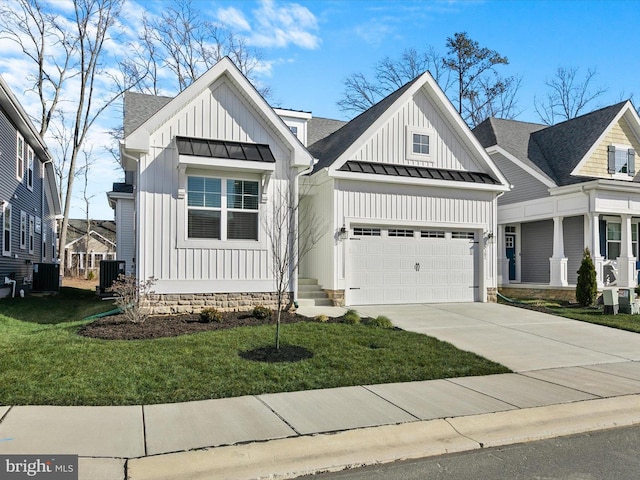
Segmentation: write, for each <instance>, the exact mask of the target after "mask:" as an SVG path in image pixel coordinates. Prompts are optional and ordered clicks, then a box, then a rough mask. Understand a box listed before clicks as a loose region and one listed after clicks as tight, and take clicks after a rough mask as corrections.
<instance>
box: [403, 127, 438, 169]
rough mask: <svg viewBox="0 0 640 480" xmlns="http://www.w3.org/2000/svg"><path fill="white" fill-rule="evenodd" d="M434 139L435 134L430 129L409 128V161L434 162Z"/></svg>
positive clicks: (407, 141)
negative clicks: (432, 157) (432, 155)
mask: <svg viewBox="0 0 640 480" xmlns="http://www.w3.org/2000/svg"><path fill="white" fill-rule="evenodd" d="M432 137H433V132H432V131H431V130H429V129H425V128H417V127H407V138H406V143H407V158H408V159H409V160H423V161H432V159H431V149H432V145H431V139H432Z"/></svg>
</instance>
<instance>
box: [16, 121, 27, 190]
mask: <svg viewBox="0 0 640 480" xmlns="http://www.w3.org/2000/svg"><path fill="white" fill-rule="evenodd" d="M24 153H25V143H24V138H22V135H20V132H18V141H17V149H16V179H18V181H19V182H21V181H22V179H23V178H24Z"/></svg>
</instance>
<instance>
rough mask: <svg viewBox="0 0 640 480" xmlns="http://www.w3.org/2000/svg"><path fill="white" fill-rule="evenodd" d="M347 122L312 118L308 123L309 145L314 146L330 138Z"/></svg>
mask: <svg viewBox="0 0 640 480" xmlns="http://www.w3.org/2000/svg"><path fill="white" fill-rule="evenodd" d="M346 123H347V122H345V121H343V120H332V119H330V118H322V117H311V119H310V120H309V122H308V123H307V145H313V144H314V143H316V142H317V141H319V140H322V139H323V138H326V137H328V136H329V135H331V134H332V133H333V132H335V131H336V130H339V129H340V128H342V127H343V126H344V125H346Z"/></svg>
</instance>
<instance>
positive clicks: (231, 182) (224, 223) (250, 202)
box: [187, 176, 259, 240]
mask: <svg viewBox="0 0 640 480" xmlns="http://www.w3.org/2000/svg"><path fill="white" fill-rule="evenodd" d="M258 198H259V184H258V182H257V181H253V180H237V179H230V178H213V177H196V176H189V177H188V178H187V210H188V212H187V238H189V239H215V240H258Z"/></svg>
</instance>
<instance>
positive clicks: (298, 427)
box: [0, 304, 640, 480]
mask: <svg viewBox="0 0 640 480" xmlns="http://www.w3.org/2000/svg"><path fill="white" fill-rule="evenodd" d="M475 306H476V307H477V306H479V307H481V308H479V309H472V310H473V311H471V312H468V313H461V310H464V309H465V308H467V307H464V306H463V307H460V306H458V305H447V306H428V307H427V306H422V307H423V308H422V309H420V310H419V311H417V310H416V311H414V312H413V313H412V312H409V311H404V312H400V313H398V314H397V315H398V320H397V321H398V322H400V321H401V320H400V319H399V318H400V316H402V317H403V318H406V319H407V321H409V319H410V317H411V316H412V315H415V316H416V318H415V319H414V320H413V323H412V325H411V328H409V329H414V328H415V329H425V330H429V332H427V333H429V334H430V335H434V336H436V337H440V334H442V336H444V337H449V338H451V339H453V340H454V343H455V342H459V343H464V342H467V343H473V340H472V337H473V334H472V335H468V334H463V332H464V331H465V330H468V329H470V330H471V331H472V332H473V333H474V334H475V336H476V337H477V338H478V340H475V342H476V343H477V344H475V345H471V346H472V347H473V350H474V351H475V349H477V348H480V349H482V348H485V347H484V346H483V345H482V343H483V342H486V343H487V344H489V345H490V346H492V348H487V350H488V351H489V354H488V355H486V356H487V357H489V358H491V359H493V360H496V359H497V358H503V359H506V360H507V361H504V362H503V363H505V364H507V365H508V366H511V368H512V369H513V368H514V367H513V365H516V364H521V366H522V368H521V369H520V371H519V372H518V373H513V374H505V375H490V376H484V377H464V378H455V379H447V380H432V381H424V382H411V383H398V384H383V385H369V386H355V387H344V388H336V389H326V390H311V391H304V392H289V393H278V394H268V395H258V396H247V397H239V398H229V399H219V400H205V401H201V402H187V403H180V404H168V405H149V406H128V407H52V406H15V407H0V454H10V453H15V454H64V453H69V454H78V455H80V456H81V461H80V467H79V470H80V478H81V479H91V480H102V479H104V480H123V479H125V478H129V479H133V480H138V479H183V478H189V479H197V478H202V479H216V478H234V479H244V478H247V479H249V478H293V477H295V476H297V475H302V474H306V473H310V472H314V471H320V470H337V469H341V468H346V467H350V466H358V465H362V464H369V463H376V462H383V461H392V460H396V459H400V458H418V457H424V456H428V455H438V454H444V453H450V452H456V451H462V450H469V449H474V448H481V447H483V446H490V445H502V444H509V443H516V442H522V441H528V440H534V439H540V438H549V437H553V436H558V435H567V434H573V433H579V432H584V431H590V430H596V429H602V428H610V427H616V426H623V425H632V424H637V423H640V362H637V361H635V360H636V359H637V355H638V351H632V350H633V349H632V346H633V345H634V344H635V341H636V340H635V339H636V337H640V336H637V335H636V334H630V333H626V332H619V331H615V330H610V329H607V328H605V329H604V331H603V330H600V329H598V332H597V335H599V336H600V338H591V335H592V334H593V330H592V329H591V327H593V326H592V325H588V324H582V323H580V322H572V321H570V320H565V319H559V320H556V319H555V318H556V317H549V316H547V315H542V314H539V315H542V316H541V317H540V316H537V315H534V316H531V317H529V316H528V315H520V312H521V310H516V311H514V310H513V309H510V308H509V307H503V308H506V309H507V310H504V309H494V308H493V307H488V308H485V307H484V306H483V305H477V304H476V305H475ZM367 308H369V307H367ZM393 308H398V307H393ZM432 308H435V309H436V310H435V313H434V310H432ZM359 310H360V309H359ZM390 310H391V307H388V310H387V311H386V313H380V309H378V312H379V313H377V314H386V315H387V316H389V317H390V318H392V320H394V321H396V318H394V317H393V316H392V315H393V314H390V313H391V312H390ZM492 310H493V311H492ZM363 313H365V312H363ZM531 313H536V312H531ZM516 314H517V315H516ZM447 316H448V319H445V318H444V317H447ZM496 316H499V317H500V319H497V318H495V317H496ZM425 317H428V318H432V322H431V325H429V324H428V323H429V322H427V321H426V320H424V318H425ZM482 317H486V318H484V319H483V318H482ZM507 317H509V318H507ZM512 317H515V318H512ZM421 319H422V320H421ZM500 324H502V325H500ZM575 324H578V325H575ZM543 325H547V327H548V328H549V329H551V330H548V329H545V328H542V326H543ZM582 325H584V326H585V327H586V329H583V328H581V326H582ZM600 328H604V327H600ZM436 331H440V334H437V332H436ZM500 331H502V338H503V342H498V341H496V340H495V339H494V338H493V336H494V335H497V336H500V335H501V334H500V333H499V332H500ZM507 331H511V332H512V335H513V338H519V340H520V342H521V347H522V348H523V350H522V351H521V354H522V355H524V356H526V355H530V356H531V359H529V361H528V362H525V361H524V360H521V359H520V360H518V359H517V355H515V353H514V352H513V349H514V348H515V347H513V346H511V345H509V342H510V341H512V339H511V338H507V337H508V336H507V337H505V335H507V333H505V332H507ZM434 332H436V334H434ZM532 332H533V333H532ZM550 332H551V333H550ZM620 333H622V334H623V335H620ZM523 335H530V336H531V337H526V338H529V343H531V342H539V343H536V344H535V345H533V346H530V347H531V348H529V349H528V350H527V349H524V344H526V343H527V341H526V338H525V337H522V336H523ZM603 336H604V337H603ZM536 339H537V340H536ZM611 339H615V341H617V342H618V344H619V346H620V348H621V350H622V351H623V352H624V354H623V355H622V354H614V353H612V350H613V349H615V345H612V346H611V347H609V346H607V345H606V344H607V342H608V341H611ZM549 342H551V343H549ZM549 345H552V346H554V347H556V350H557V352H554V350H553V349H550V350H549V349H548V348H549ZM545 348H547V349H548V350H547V355H546V357H554V355H555V353H557V355H558V358H556V359H555V360H549V359H547V358H546V357H545V356H543V355H541V353H542V352H538V350H539V349H542V350H544V349H545ZM565 348H566V350H564V349H565ZM567 352H570V354H567ZM580 357H582V361H580ZM625 357H633V358H625ZM498 361H500V360H498ZM508 362H512V365H509V363H508ZM565 364H568V365H565ZM536 365H542V366H543V368H535V366H536ZM547 365H549V366H550V368H544V367H546V366H547Z"/></svg>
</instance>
